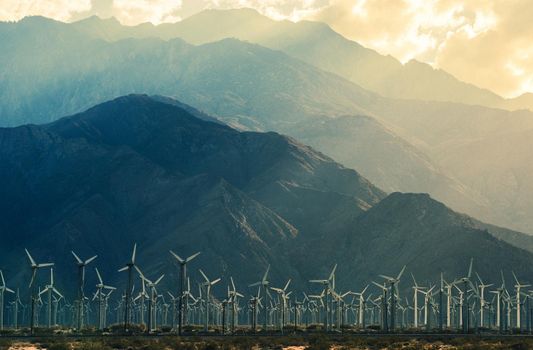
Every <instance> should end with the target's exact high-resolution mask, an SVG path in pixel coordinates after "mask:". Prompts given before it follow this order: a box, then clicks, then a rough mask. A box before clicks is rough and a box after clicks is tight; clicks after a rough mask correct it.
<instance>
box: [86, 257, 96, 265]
mask: <svg viewBox="0 0 533 350" xmlns="http://www.w3.org/2000/svg"><path fill="white" fill-rule="evenodd" d="M97 257H98V255H95V256H93V257H92V258H89V259H87V260H85V265H88V264H89V263H90V262H91V261H93V260H94V259H96V258H97Z"/></svg>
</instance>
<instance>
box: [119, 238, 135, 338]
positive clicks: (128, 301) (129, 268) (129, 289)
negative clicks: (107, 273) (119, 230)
mask: <svg viewBox="0 0 533 350" xmlns="http://www.w3.org/2000/svg"><path fill="white" fill-rule="evenodd" d="M136 253H137V243H135V244H134V245H133V252H132V254H131V260H130V261H129V262H127V263H126V266H124V267H123V268H121V269H119V270H118V272H123V271H127V272H128V280H127V282H128V284H127V286H126V300H125V305H124V307H125V312H124V331H128V325H129V322H130V312H131V293H132V288H133V268H134V266H135V255H136Z"/></svg>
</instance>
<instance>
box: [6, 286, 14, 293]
mask: <svg viewBox="0 0 533 350" xmlns="http://www.w3.org/2000/svg"><path fill="white" fill-rule="evenodd" d="M6 292H9V293H13V294H14V293H15V291H13V290H12V289H9V288H7V287H6Z"/></svg>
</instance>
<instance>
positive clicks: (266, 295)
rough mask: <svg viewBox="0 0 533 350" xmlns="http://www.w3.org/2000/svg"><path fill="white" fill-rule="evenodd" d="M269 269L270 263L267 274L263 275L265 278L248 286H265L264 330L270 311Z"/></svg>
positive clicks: (264, 329) (264, 330)
mask: <svg viewBox="0 0 533 350" xmlns="http://www.w3.org/2000/svg"><path fill="white" fill-rule="evenodd" d="M269 271H270V265H268V267H267V269H266V271H265V274H264V275H263V278H261V281H259V282H255V283H252V284H250V285H249V286H248V287H255V286H260V287H261V288H263V295H264V296H265V307H264V315H263V332H266V330H267V326H268V311H267V308H268V302H269V301H270V300H269V296H270V294H269V293H268V285H269V283H270V282H269V281H268V272H269Z"/></svg>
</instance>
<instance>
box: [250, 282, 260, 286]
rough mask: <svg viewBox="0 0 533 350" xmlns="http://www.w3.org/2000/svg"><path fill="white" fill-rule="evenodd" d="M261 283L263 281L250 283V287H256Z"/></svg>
mask: <svg viewBox="0 0 533 350" xmlns="http://www.w3.org/2000/svg"><path fill="white" fill-rule="evenodd" d="M259 285H261V281H259V282H255V283H252V284H249V285H248V287H255V286H259Z"/></svg>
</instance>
